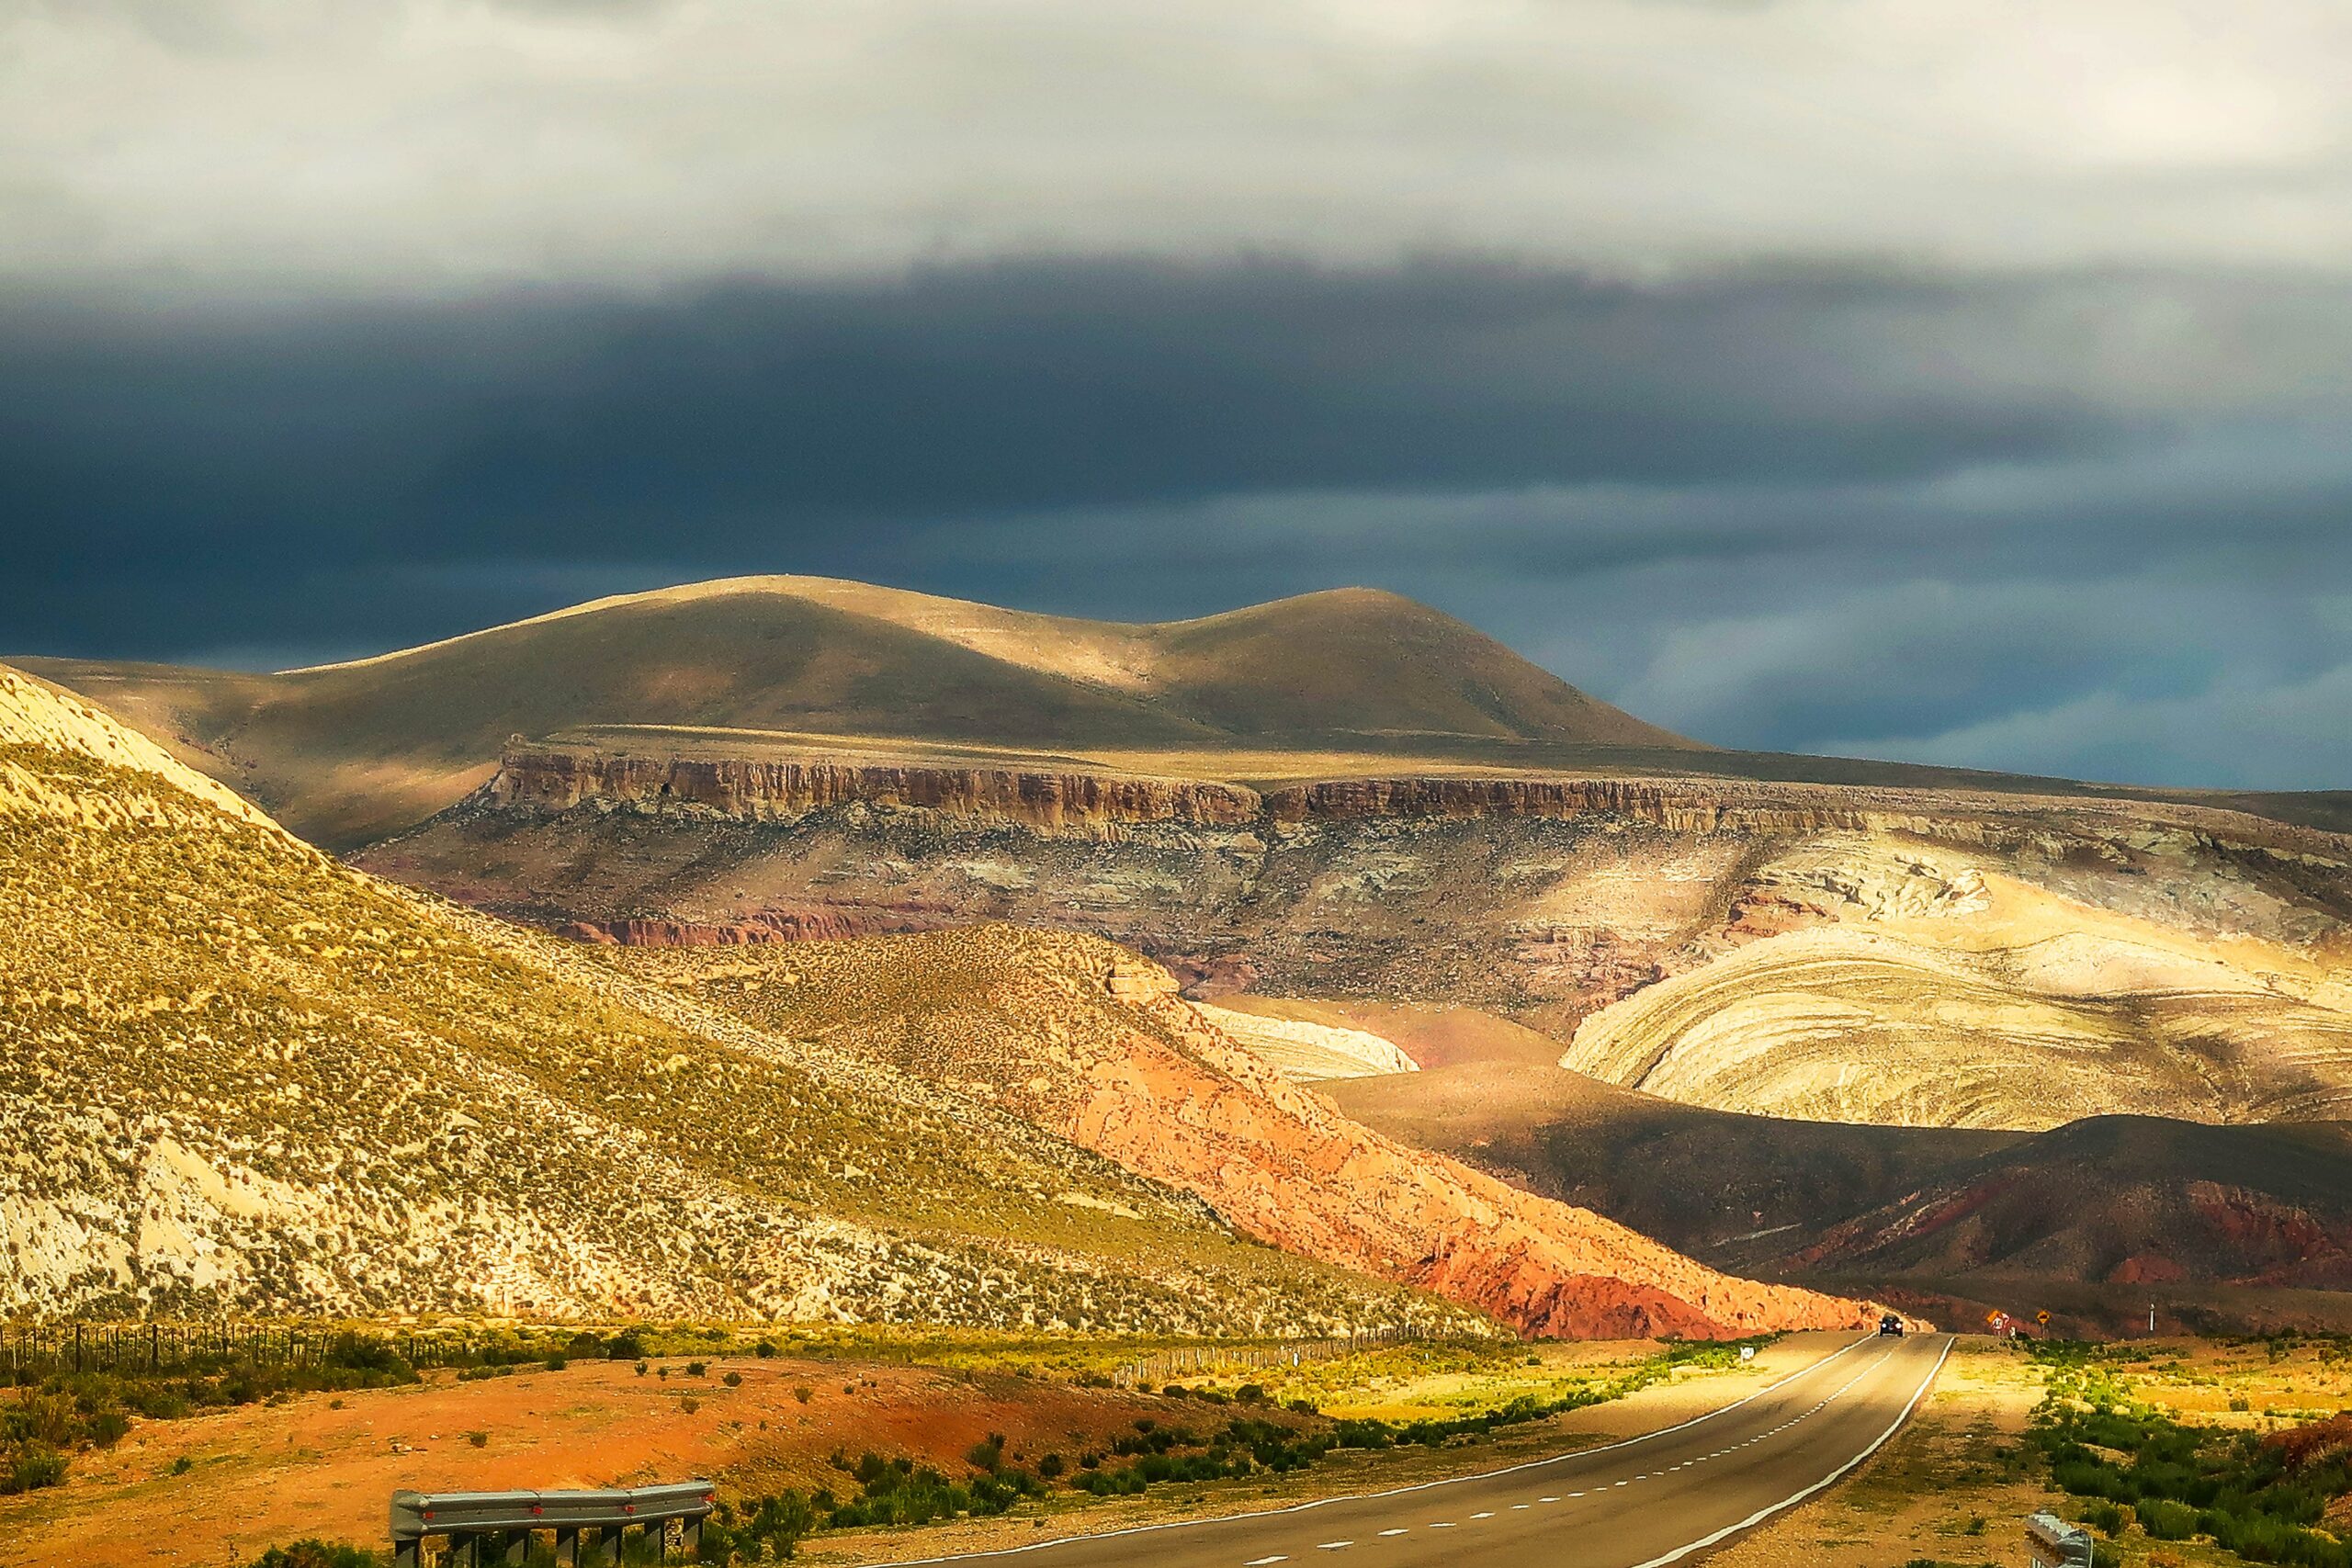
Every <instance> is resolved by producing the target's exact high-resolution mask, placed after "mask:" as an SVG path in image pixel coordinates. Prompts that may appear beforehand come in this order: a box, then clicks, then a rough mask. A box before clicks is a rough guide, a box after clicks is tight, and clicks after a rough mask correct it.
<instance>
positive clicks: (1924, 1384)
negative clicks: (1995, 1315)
mask: <svg viewBox="0 0 2352 1568" xmlns="http://www.w3.org/2000/svg"><path fill="white" fill-rule="evenodd" d="M1951 1348H1952V1341H1951V1340H1950V1339H1946V1340H1945V1341H1944V1348H1943V1350H1942V1353H1941V1354H1939V1355H1938V1356H1937V1357H1936V1364H1935V1365H1934V1366H1932V1367H1929V1368H1928V1375H1927V1376H1926V1377H1924V1378H1922V1379H1920V1380H1919V1386H1918V1387H1917V1389H1915V1390H1913V1391H1912V1394H1911V1399H1910V1402H1909V1403H1908V1404H1905V1405H1904V1407H1903V1408H1902V1409H1901V1410H1899V1411H1897V1412H1896V1413H1895V1416H1894V1422H1893V1423H1892V1424H1891V1425H1889V1426H1888V1427H1887V1428H1886V1430H1885V1431H1883V1432H1881V1433H1880V1434H1879V1435H1878V1436H1877V1437H1875V1438H1871V1445H1870V1447H1868V1448H1866V1449H1864V1450H1862V1451H1861V1452H1860V1453H1858V1454H1856V1455H1855V1456H1854V1457H1853V1458H1852V1459H1849V1460H1848V1461H1846V1462H1845V1463H1844V1464H1841V1465H1839V1466H1838V1468H1837V1469H1835V1470H1833V1471H1831V1472H1829V1473H1828V1474H1827V1475H1825V1476H1823V1477H1822V1478H1821V1479H1820V1480H1818V1481H1816V1482H1815V1483H1813V1484H1812V1485H1810V1486H1808V1487H1806V1488H1805V1489H1804V1491H1802V1492H1798V1493H1795V1494H1793V1495H1791V1496H1788V1497H1784V1498H1782V1499H1781V1501H1780V1502H1777V1503H1774V1504H1772V1505H1771V1506H1769V1507H1764V1508H1758V1510H1757V1511H1756V1512H1754V1513H1752V1514H1750V1515H1748V1516H1747V1517H1746V1518H1744V1519H1742V1520H1740V1521H1739V1523H1737V1524H1736V1525H1725V1526H1724V1528H1723V1529H1719V1530H1717V1531H1715V1532H1714V1533H1713V1535H1710V1536H1704V1537H1702V1538H1701V1539H1700V1540H1694V1541H1692V1542H1691V1544H1690V1545H1688V1546H1678V1547H1676V1548H1675V1549H1674V1550H1673V1551H1669V1552H1667V1553H1666V1554H1665V1555H1663V1556H1660V1557H1653V1558H1651V1559H1650V1560H1649V1561H1648V1562H1639V1563H1635V1564H1634V1568H1667V1564H1668V1563H1669V1562H1681V1561H1682V1559H1684V1558H1686V1557H1688V1556H1690V1555H1691V1553H1692V1552H1694V1551H1706V1550H1707V1548H1709V1547H1711V1546H1713V1545H1715V1544H1716V1543H1717V1542H1719V1541H1722V1540H1727V1539H1729V1538H1730V1537H1732V1536H1735V1535H1737V1534H1738V1533H1739V1532H1740V1531H1742V1530H1744V1529H1748V1528H1750V1527H1751V1526H1754V1525H1758V1524H1761V1523H1763V1522H1764V1521H1765V1520H1766V1519H1769V1518H1770V1517H1772V1516H1773V1515H1774V1514H1777V1513H1780V1512H1781V1511H1782V1510H1783V1509H1786V1508H1793V1507H1795V1506H1797V1505H1798V1504H1799V1503H1802V1502H1804V1500H1805V1499H1806V1498H1808V1497H1810V1496H1812V1495H1814V1494H1815V1493H1816V1492H1822V1491H1826V1490H1827V1489H1828V1488H1829V1487H1831V1486H1834V1485H1836V1484H1837V1483H1838V1482H1839V1481H1842V1480H1844V1479H1845V1477H1846V1476H1847V1475H1848V1474H1849V1473H1850V1472H1852V1471H1853V1470H1854V1468H1855V1467H1856V1466H1858V1465H1860V1463H1861V1462H1862V1461H1864V1460H1866V1459H1868V1458H1870V1457H1871V1455H1872V1454H1874V1453H1876V1452H1878V1450H1881V1449H1883V1448H1884V1447H1885V1446H1886V1440H1887V1439H1888V1438H1892V1437H1894V1434H1895V1433H1896V1432H1898V1431H1900V1430H1902V1427H1903V1423H1904V1422H1905V1421H1908V1420H1909V1419H1910V1418H1911V1413H1912V1412H1913V1411H1914V1410H1917V1409H1918V1408H1919V1401H1921V1400H1922V1399H1925V1398H1926V1397H1927V1396H1928V1386H1929V1385H1930V1384H1932V1383H1933V1382H1935V1381H1936V1374H1937V1373H1938V1372H1939V1371H1943V1368H1944V1362H1945V1361H1947V1360H1949V1359H1951ZM1885 1359H1886V1358H1885V1357H1881V1358H1880V1359H1879V1360H1878V1361H1874V1362H1872V1363H1871V1367H1866V1368H1864V1369H1863V1371H1864V1372H1868V1371H1871V1368H1874V1367H1876V1366H1879V1365H1881V1364H1883V1362H1884V1361H1885ZM1860 1381H1861V1378H1860V1374H1857V1376H1856V1377H1855V1378H1854V1380H1853V1382H1848V1383H1847V1384H1846V1388H1841V1389H1839V1390H1838V1393H1845V1392H1846V1389H1847V1388H1851V1387H1853V1386H1854V1383H1855V1382H1860ZM1829 1397H1830V1398H1831V1399H1835V1398H1837V1397H1838V1394H1831V1395H1830V1396H1829ZM1823 1403H1825V1404H1826V1403H1827V1401H1824V1402H1823Z"/></svg>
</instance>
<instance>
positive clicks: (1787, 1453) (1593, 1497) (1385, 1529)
mask: <svg viewBox="0 0 2352 1568" xmlns="http://www.w3.org/2000/svg"><path fill="white" fill-rule="evenodd" d="M1950 1353H1951V1338H1950V1337H1949V1336H1945V1335H1918V1336H1910V1337H1904V1338H1894V1337H1887V1338H1881V1337H1877V1336H1875V1335H1873V1336H1867V1337H1857V1338H1855V1339H1854V1340H1852V1341H1851V1342H1849V1343H1848V1344H1846V1345H1844V1346H1842V1347H1841V1348H1838V1349H1837V1350H1834V1351H1831V1352H1829V1353H1828V1354H1826V1355H1825V1356H1824V1357H1823V1358H1822V1359H1819V1360H1817V1361H1815V1362H1814V1363H1813V1364H1812V1365H1810V1366H1808V1367H1806V1368H1804V1370H1803V1371H1798V1372H1795V1373H1792V1375H1790V1376H1788V1377H1786V1378H1784V1379H1782V1380H1781V1381H1780V1382H1776V1383H1772V1384H1770V1385H1768V1386H1767V1387H1765V1388H1764V1389H1762V1390H1760V1391H1758V1392H1757V1393H1752V1394H1750V1395H1748V1396H1747V1397H1746V1398H1744V1399H1741V1400H1738V1401H1737V1402H1736V1403H1733V1404H1726V1405H1724V1406H1723V1407H1721V1408H1719V1409H1717V1410H1714V1411H1713V1412H1710V1413H1709V1414H1707V1415H1705V1416H1698V1417H1695V1418H1693V1419H1691V1420H1689V1421H1685V1422H1683V1423H1681V1424H1680V1425H1679V1426H1674V1427H1666V1428H1664V1429H1662V1430H1659V1431H1656V1432H1651V1433H1648V1434H1645V1436H1642V1437H1638V1438H1627V1439H1625V1440H1623V1441H1620V1442H1614V1443H1611V1444H1609V1445H1607V1446H1606V1447H1603V1448H1596V1449H1586V1450H1581V1451H1580V1452H1577V1453H1570V1454H1563V1455H1561V1456H1559V1457H1557V1458H1555V1459H1547V1460H1537V1461H1532V1462H1530V1463H1526V1464H1520V1465H1514V1466H1512V1467H1510V1468H1509V1469H1507V1470H1499V1471H1493V1472H1487V1473H1486V1474H1482V1475H1472V1476H1464V1477H1463V1478H1462V1479H1460V1480H1457V1481H1437V1482H1430V1483H1424V1484H1422V1485H1419V1486H1409V1487H1405V1488H1401V1489H1399V1490H1396V1491H1391V1492H1382V1493H1373V1494H1366V1495H1360V1496H1351V1497H1332V1498H1327V1499H1324V1500H1322V1501H1319V1502H1314V1503H1306V1504H1300V1505H1297V1506H1292V1507H1287V1508H1283V1509H1279V1510H1275V1511H1272V1512H1267V1513H1258V1514H1245V1515H1240V1516H1237V1517H1230V1518H1223V1519H1207V1520H1203V1521H1200V1522H1198V1523H1193V1524H1178V1525H1160V1526H1151V1527H1146V1528H1143V1529H1133V1530H1125V1531H1118V1532H1114V1533H1111V1534H1106V1535H1095V1536H1077V1537H1071V1538H1069V1539H1066V1540H1053V1541H1046V1542H1042V1543H1039V1544H1037V1545H1034V1546H1023V1547H1016V1548H1012V1549H1011V1550H1009V1551H994V1552H976V1553H969V1554H964V1555H959V1556H952V1557H937V1558H926V1559H923V1560H922V1561H924V1562H982V1561H986V1560H989V1559H1010V1560H1024V1561H1025V1562H1034V1563H1035V1568H1111V1565H1114V1564H1118V1565H1129V1564H1137V1563H1148V1564H1150V1565H1151V1568H1276V1565H1277V1564H1283V1565H1289V1568H1482V1565H1484V1568H1531V1565H1544V1564H1554V1563H1556V1564H1559V1565H1561V1568H1666V1564H1668V1563H1673V1562H1691V1561H1692V1560H1694V1559H1696V1558H1698V1557H1700V1556H1702V1555H1703V1554H1704V1553H1706V1552H1707V1551H1712V1550H1713V1549H1714V1548H1716V1547H1718V1546H1721V1545H1723V1544H1724V1543H1725V1542H1727V1541H1729V1540H1733V1539H1734V1538H1736V1536H1738V1535H1739V1534H1740V1533H1741V1532H1743V1531H1745V1530H1747V1529H1753V1528H1754V1527H1755V1526H1757V1525H1759V1524H1761V1523H1763V1522H1764V1521H1765V1520H1766V1519H1768V1518H1770V1517H1772V1516H1773V1515H1774V1514H1777V1513H1779V1512H1781V1510H1782V1509H1784V1508H1790V1507H1793V1506H1796V1505H1797V1504H1799V1503H1802V1502H1804V1501H1805V1500H1806V1499H1807V1498H1809V1497H1812V1496H1814V1495H1816V1494H1817V1493H1820V1492H1822V1491H1824V1490H1825V1489H1826V1488H1827V1487H1829V1486H1830V1485H1832V1484H1834V1483H1836V1482H1837V1481H1838V1479H1839V1478H1840V1477H1842V1476H1844V1475H1845V1474H1846V1473H1847V1472H1849V1471H1851V1470H1853V1469H1854V1468H1855V1467H1856V1466H1858V1465H1860V1463H1861V1462H1862V1461H1863V1460H1865V1459H1867V1458H1869V1457H1870V1455H1871V1453H1872V1452H1874V1451H1875V1450H1877V1449H1878V1448H1879V1446H1880V1445H1881V1444H1883V1443H1884V1442H1885V1441H1886V1440H1887V1439H1888V1438H1892V1437H1893V1436H1894V1433H1895V1432H1896V1430H1897V1429H1899V1428H1900V1427H1902V1425H1903V1423H1904V1422H1905V1420H1906V1419H1908V1418H1909V1416H1910V1415H1911V1412H1912V1411H1913V1410H1914V1409H1915V1408H1917V1405H1918V1404H1919V1402H1920V1401H1921V1400H1922V1399H1924V1398H1925V1397H1926V1396H1927V1393H1928V1387H1929V1386H1930V1385H1931V1384H1933V1383H1934V1382H1935V1380H1936V1374H1937V1372H1938V1371H1940V1370H1941V1369H1942V1366H1943V1363H1944V1358H1945V1357H1946V1356H1947V1355H1949V1354H1950Z"/></svg>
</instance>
